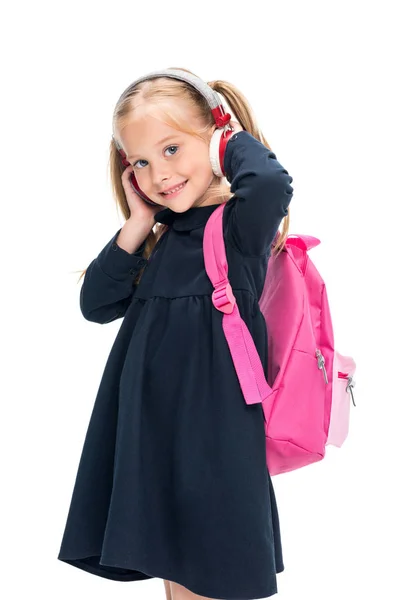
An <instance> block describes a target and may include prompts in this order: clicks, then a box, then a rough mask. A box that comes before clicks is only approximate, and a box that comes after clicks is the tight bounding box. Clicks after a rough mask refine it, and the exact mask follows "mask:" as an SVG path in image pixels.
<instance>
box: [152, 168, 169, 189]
mask: <svg viewBox="0 0 400 600" xmlns="http://www.w3.org/2000/svg"><path fill="white" fill-rule="evenodd" d="M170 180H171V169H170V166H169V165H168V164H167V163H166V162H163V161H160V162H159V163H158V164H156V165H155V166H154V167H153V185H154V187H155V188H156V189H160V188H162V187H165V185H166V183H167V182H168V181H170Z"/></svg>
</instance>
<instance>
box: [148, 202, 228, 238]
mask: <svg viewBox="0 0 400 600" xmlns="http://www.w3.org/2000/svg"><path fill="white" fill-rule="evenodd" d="M218 206H219V204H209V205H206V206H192V208H189V210H186V211H185V212H183V213H176V212H174V211H173V210H171V209H170V208H163V209H162V210H160V211H159V212H158V213H156V214H155V215H154V220H155V221H156V223H164V224H165V225H169V226H172V227H173V228H174V229H175V230H177V231H190V230H192V229H197V228H198V227H202V226H203V225H205V224H206V223H207V221H208V218H209V217H210V215H211V214H212V213H213V212H214V210H216V209H217V208H218Z"/></svg>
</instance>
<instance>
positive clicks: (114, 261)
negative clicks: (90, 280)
mask: <svg viewBox="0 0 400 600" xmlns="http://www.w3.org/2000/svg"><path fill="white" fill-rule="evenodd" d="M121 229H122V227H121V228H120V229H119V230H118V231H117V233H116V234H115V235H114V236H113V237H112V238H111V240H110V241H109V242H108V244H107V245H106V246H105V247H104V248H103V250H102V251H101V252H100V254H99V255H98V257H97V261H98V264H99V266H100V268H101V270H102V271H104V273H106V274H107V275H108V276H109V277H112V278H113V279H126V278H127V277H128V276H129V275H136V274H137V273H138V272H139V271H140V270H141V269H142V268H143V267H144V266H145V265H146V264H147V258H144V257H143V256H142V254H143V251H144V247H145V245H146V240H144V241H143V242H142V244H141V245H140V246H139V248H138V249H137V250H136V251H135V252H133V253H132V254H130V253H129V252H127V251H126V250H124V249H123V248H121V247H120V246H118V244H117V243H116V239H117V237H118V235H119V233H120V231H121Z"/></svg>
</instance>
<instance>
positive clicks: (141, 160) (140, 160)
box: [133, 146, 179, 169]
mask: <svg viewBox="0 0 400 600" xmlns="http://www.w3.org/2000/svg"><path fill="white" fill-rule="evenodd" d="M178 147H179V146H168V147H167V148H165V151H167V150H169V149H170V148H178ZM174 154H176V152H174V153H173V154H172V156H174ZM140 162H147V160H144V159H143V158H139V160H137V161H136V162H135V163H133V166H134V167H136V165H137V164H138V163H140ZM144 166H146V165H144ZM137 168H140V169H141V168H142V167H137Z"/></svg>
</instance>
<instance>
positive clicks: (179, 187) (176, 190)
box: [161, 180, 188, 197]
mask: <svg viewBox="0 0 400 600" xmlns="http://www.w3.org/2000/svg"><path fill="white" fill-rule="evenodd" d="M187 182H188V180H186V181H184V182H183V184H180V185H179V186H176V188H174V191H173V192H161V196H164V197H168V196H174V195H175V194H178V192H181V191H182V190H183V189H184V187H185V186H186V184H187Z"/></svg>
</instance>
